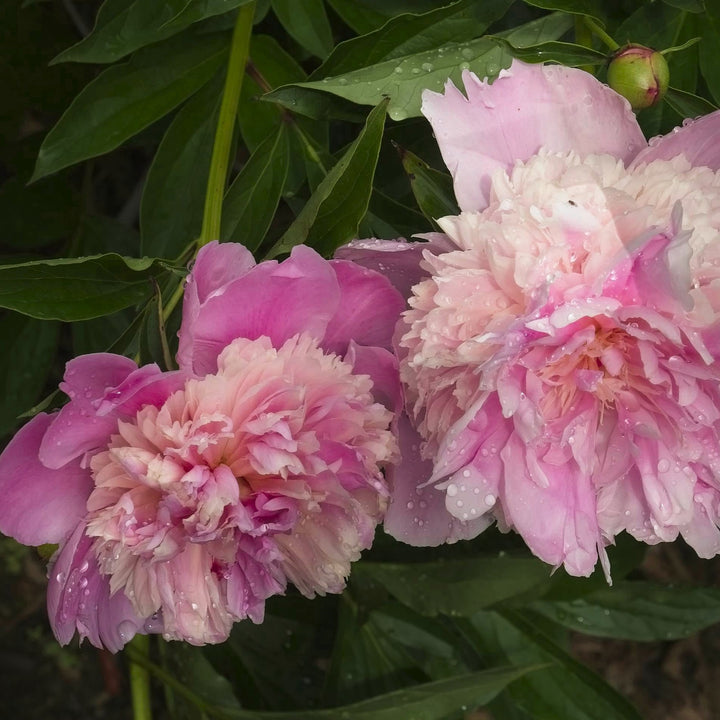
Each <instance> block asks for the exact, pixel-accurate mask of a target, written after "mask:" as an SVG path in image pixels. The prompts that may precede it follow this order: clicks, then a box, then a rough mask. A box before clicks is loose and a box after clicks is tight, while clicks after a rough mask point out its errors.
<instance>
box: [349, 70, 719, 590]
mask: <svg viewBox="0 0 720 720" xmlns="http://www.w3.org/2000/svg"><path fill="white" fill-rule="evenodd" d="M463 80H464V84H465V91H466V93H467V97H466V96H465V95H463V94H461V93H460V92H459V91H458V90H457V89H456V88H455V87H454V86H453V85H452V83H448V84H447V86H446V88H445V94H444V95H441V94H437V93H433V92H428V91H426V92H425V94H424V102H423V112H424V114H425V115H426V116H427V117H428V119H429V120H430V122H431V124H432V126H433V130H434V132H435V135H436V137H437V140H438V143H439V145H440V149H441V151H442V154H443V158H444V160H445V162H446V164H447V165H448V167H449V168H450V170H451V172H452V174H453V178H454V183H455V191H456V195H457V198H458V201H459V203H460V207H461V208H462V212H461V214H460V215H458V216H456V217H446V218H442V219H441V220H439V223H440V225H441V227H442V229H443V231H444V233H445V237H443V238H442V240H443V242H445V243H447V242H451V243H452V248H451V249H450V250H442V251H438V249H437V247H434V248H431V249H430V251H425V253H424V259H423V261H422V266H421V269H422V271H423V272H424V273H425V277H424V279H422V280H421V281H420V282H419V283H418V284H417V285H415V287H414V288H413V291H412V297H411V298H410V310H408V311H407V312H406V313H405V314H404V318H403V323H402V325H401V328H400V329H399V332H398V334H399V341H398V349H399V354H400V356H401V376H402V379H403V381H404V384H405V388H406V395H407V406H408V412H409V415H410V418H411V421H412V425H413V426H414V427H410V426H409V424H406V426H405V427H404V428H403V425H402V424H401V431H402V434H401V440H400V442H401V451H402V454H403V459H402V463H401V464H400V466H399V467H398V468H397V470H396V471H395V474H394V487H393V491H392V492H393V494H392V499H391V506H390V508H389V511H388V514H387V520H386V528H387V529H388V531H389V532H390V533H391V534H393V535H394V536H395V537H397V538H399V539H404V540H407V541H408V542H411V543H413V544H417V545H423V544H425V545H431V544H437V543H440V542H443V541H446V540H454V539H457V538H458V537H471V536H474V535H476V534H477V533H479V532H480V531H482V530H483V529H484V528H485V527H487V525H489V524H490V523H491V522H493V521H496V522H497V523H498V525H499V527H500V528H501V529H503V530H505V529H510V528H512V529H514V530H516V531H517V532H518V533H520V534H521V535H522V537H523V538H524V540H525V542H526V543H527V544H528V546H529V547H530V549H531V550H532V552H533V553H534V554H536V555H537V556H538V557H540V558H541V559H543V560H544V561H546V562H548V563H550V564H552V565H555V566H559V565H564V566H565V568H566V569H567V571H568V572H569V573H570V574H572V575H589V574H590V573H591V572H592V571H593V568H594V567H595V565H596V563H597V560H598V558H599V559H600V560H601V562H602V564H603V567H604V568H605V571H606V574H608V578H609V569H608V567H607V555H606V552H605V547H606V545H608V544H610V543H612V542H613V538H614V537H615V535H616V534H618V533H620V532H622V531H623V530H624V531H627V532H628V533H630V534H631V535H632V536H633V537H635V538H637V539H638V540H641V541H644V542H647V543H657V542H660V541H671V540H673V539H675V538H676V537H677V536H678V535H679V534H680V535H682V536H683V537H684V538H685V540H686V541H687V542H688V543H690V545H692V546H693V547H694V548H695V550H696V551H697V552H698V554H699V555H700V556H702V557H710V556H713V555H715V554H717V553H718V552H719V551H720V531H719V530H718V523H719V522H720V453H719V441H720V384H719V381H720V364H719V362H718V361H719V360H720V325H719V324H718V313H719V312H720V172H718V170H719V169H720V142H719V141H718V138H720V113H713V114H712V115H709V116H707V117H704V118H702V119H700V120H697V121H694V122H692V121H690V122H686V123H685V124H684V126H683V127H682V128H680V129H677V130H676V131H674V132H673V133H672V134H670V135H668V136H666V137H663V138H657V139H654V140H653V141H651V142H650V145H649V146H648V145H647V143H646V142H645V140H644V138H643V136H642V134H641V131H640V129H639V127H638V125H637V123H636V121H635V118H634V116H633V114H632V113H631V111H630V108H629V105H628V104H627V102H626V101H625V100H624V99H623V98H621V97H620V96H619V95H617V94H616V93H615V92H613V91H612V90H610V89H609V88H607V87H606V86H604V85H602V84H601V83H599V82H598V81H597V80H595V78H593V77H592V76H591V75H589V74H587V73H585V72H582V71H580V70H575V69H568V68H563V67H548V66H546V67H543V66H539V65H534V66H531V65H527V64H524V63H521V62H518V61H515V62H514V63H513V65H512V67H511V68H510V70H509V71H504V72H502V73H501V75H500V77H499V78H498V79H497V80H496V81H495V82H494V83H493V84H492V85H488V84H487V83H486V82H481V81H480V80H478V78H477V77H476V76H475V75H473V74H472V73H470V72H465V73H464V74H463ZM433 239H434V240H435V241H437V238H433ZM384 250H385V252H384V258H383V264H384V265H385V266H386V267H393V264H394V259H393V258H394V257H395V256H397V261H396V262H397V265H398V266H399V268H400V271H401V273H402V274H403V275H404V276H407V274H408V272H409V271H408V269H407V265H408V264H409V262H410V260H411V258H410V255H409V254H408V253H403V254H397V253H394V252H393V251H394V248H393V247H392V246H386V247H385V248H384ZM366 252H367V251H366V250H364V249H363V248H362V247H359V248H350V249H349V250H347V251H346V256H347V257H356V258H360V257H361V256H362V255H363V253H366ZM382 252H383V248H381V247H380V246H376V247H374V249H373V253H371V256H372V257H370V259H368V260H363V261H364V262H369V263H371V264H372V263H375V264H377V262H378V257H379V256H380V254H381V253H382ZM390 274H392V273H390ZM415 430H417V431H419V436H418V434H417V432H415ZM417 448H419V449H420V450H421V451H422V457H418V453H417V452H416V451H415V450H416V449H417ZM419 498H422V501H423V507H422V509H421V510H420V509H419V506H420V503H419ZM458 522H459V523H460V524H459V525H458Z"/></svg>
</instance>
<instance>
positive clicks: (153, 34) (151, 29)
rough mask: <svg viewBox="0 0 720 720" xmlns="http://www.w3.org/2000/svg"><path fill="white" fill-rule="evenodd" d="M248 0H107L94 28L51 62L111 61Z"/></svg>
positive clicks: (232, 8) (99, 12)
mask: <svg viewBox="0 0 720 720" xmlns="http://www.w3.org/2000/svg"><path fill="white" fill-rule="evenodd" d="M249 1H250V0H164V1H163V2H151V1H149V0H106V2H105V3H104V4H103V6H102V7H101V8H100V10H99V11H98V15H97V20H96V22H95V27H94V28H93V31H92V32H91V33H90V35H88V36H87V37H85V38H83V39H82V40H81V41H80V42H79V43H77V44H76V45H73V46H72V47H70V48H68V49H67V50H65V51H64V52H62V53H60V54H59V55H58V56H57V57H56V58H55V59H54V60H53V61H52V62H53V63H58V62H69V61H71V62H84V63H110V62H114V61H115V60H119V59H120V58H122V57H125V55H129V54H130V53H131V52H134V51H135V50H138V49H140V48H142V47H145V46H146V45H151V44H152V43H156V42H159V41H160V40H165V39H166V38H169V37H171V36H172V35H176V34H177V33H179V32H180V31H182V30H184V29H185V28H187V27H188V26H190V25H192V24H193V23H196V22H198V21H200V20H204V19H206V18H209V17H213V16H215V15H220V14H224V13H226V12H228V11H230V10H234V9H235V8H237V7H239V6H240V5H245V4H246V3H248V2H249Z"/></svg>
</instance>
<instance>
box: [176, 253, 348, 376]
mask: <svg viewBox="0 0 720 720" xmlns="http://www.w3.org/2000/svg"><path fill="white" fill-rule="evenodd" d="M196 268H197V263H196ZM201 268H202V266H201ZM193 272H195V270H194V271H193ZM339 299H340V290H339V288H338V283H337V278H336V275H335V272H334V271H333V269H332V267H331V266H330V264H329V263H328V262H327V261H326V260H323V258H321V257H320V255H318V254H317V253H316V252H315V251H314V250H311V249H310V248H308V247H304V246H298V247H296V248H294V249H293V251H292V254H291V256H290V257H289V258H288V259H287V260H285V261H284V262H282V263H277V262H272V261H269V262H264V263H261V264H260V265H256V266H255V267H254V268H252V270H251V271H249V272H246V273H245V274H244V275H242V276H241V277H238V278H235V279H234V280H233V281H232V282H230V283H228V284H227V285H226V286H225V290H224V292H223V293H222V294H219V295H217V294H214V295H211V296H210V297H209V298H208V299H207V300H206V301H205V302H204V303H203V304H202V306H201V307H200V309H199V312H198V314H197V316H196V317H194V318H193V317H192V316H185V317H183V325H182V328H181V330H180V333H179V335H180V342H181V347H182V348H183V352H182V353H180V354H178V363H179V364H180V369H181V370H185V371H189V372H194V373H197V374H200V375H205V374H207V373H210V372H214V371H215V370H216V369H217V358H218V355H219V354H220V353H221V352H222V350H223V348H225V347H226V346H227V345H229V344H230V342H232V341H233V340H234V339H235V338H239V337H245V338H248V339H250V340H255V339H257V338H259V337H262V336H267V337H269V338H270V339H271V340H272V343H273V346H274V347H280V346H281V345H282V344H283V343H284V342H285V341H286V340H287V339H289V338H291V337H293V336H294V335H297V334H299V333H302V332H306V333H308V334H309V335H312V336H313V337H315V338H318V339H321V338H322V337H323V335H324V334H325V330H326V328H327V325H328V323H329V322H330V319H331V318H332V316H333V315H334V314H335V312H336V309H337V306H338V302H339ZM186 334H187V337H185V336H186Z"/></svg>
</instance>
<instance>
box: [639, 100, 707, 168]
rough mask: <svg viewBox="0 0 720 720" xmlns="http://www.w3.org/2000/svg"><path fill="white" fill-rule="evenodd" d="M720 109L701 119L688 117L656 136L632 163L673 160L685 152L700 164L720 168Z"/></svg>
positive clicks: (685, 154)
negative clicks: (661, 134) (681, 124)
mask: <svg viewBox="0 0 720 720" xmlns="http://www.w3.org/2000/svg"><path fill="white" fill-rule="evenodd" d="M718 138H720V110H716V111H715V112H713V113H710V114H709V115H705V116H703V117H701V118H698V119H697V120H686V121H685V123H684V124H683V126H682V127H679V128H675V130H674V131H673V132H671V133H668V134H667V135H663V136H660V137H656V138H653V139H652V140H651V141H650V145H649V146H648V147H647V148H646V149H645V150H643V151H642V152H641V153H639V154H638V156H637V157H636V158H635V160H633V163H632V167H637V166H638V165H643V164H645V163H650V162H652V161H653V160H671V159H672V158H674V157H676V156H678V155H684V156H685V157H686V158H687V159H688V161H689V162H690V163H691V164H692V165H695V166H696V167H702V166H705V167H709V168H710V169H711V170H716V171H717V170H720V141H719V140H718Z"/></svg>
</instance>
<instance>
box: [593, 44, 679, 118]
mask: <svg viewBox="0 0 720 720" xmlns="http://www.w3.org/2000/svg"><path fill="white" fill-rule="evenodd" d="M607 80H608V85H610V87H611V88H612V89H613V90H615V92H617V93H620V95H622V96H623V97H624V98H627V99H628V100H629V102H630V105H631V106H632V109H633V110H642V109H643V108H649V107H652V106H653V105H655V104H656V103H658V102H660V100H662V98H663V96H664V95H665V92H666V91H667V89H668V85H669V83H670V70H669V69H668V64H667V61H666V60H665V57H664V56H663V55H662V53H659V52H658V51H657V50H653V49H652V48H648V47H644V46H642V45H626V46H625V47H623V48H620V49H619V50H618V51H617V52H616V53H615V55H614V56H613V59H612V60H611V61H610V65H609V66H608V73H607Z"/></svg>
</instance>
